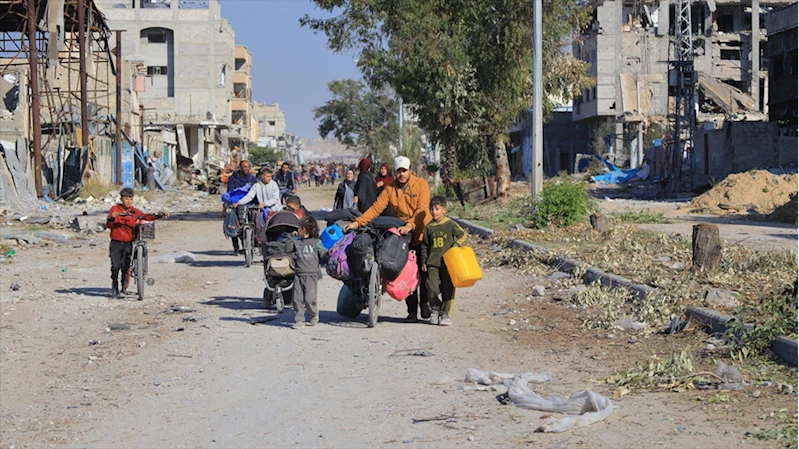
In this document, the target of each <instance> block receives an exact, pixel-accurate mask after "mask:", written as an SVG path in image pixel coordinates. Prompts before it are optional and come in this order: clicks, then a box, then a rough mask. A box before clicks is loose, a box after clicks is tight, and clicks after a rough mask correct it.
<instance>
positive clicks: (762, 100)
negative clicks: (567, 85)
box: [572, 0, 795, 167]
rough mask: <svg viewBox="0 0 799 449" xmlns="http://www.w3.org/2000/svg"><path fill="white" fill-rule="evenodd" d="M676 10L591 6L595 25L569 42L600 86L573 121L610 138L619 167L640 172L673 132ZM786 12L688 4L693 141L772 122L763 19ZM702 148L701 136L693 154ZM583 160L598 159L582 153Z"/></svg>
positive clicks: (781, 0)
mask: <svg viewBox="0 0 799 449" xmlns="http://www.w3.org/2000/svg"><path fill="white" fill-rule="evenodd" d="M675 3H676V2H669V1H658V0H651V1H648V0H635V1H626V0H595V1H593V2H591V3H590V5H591V7H592V8H593V20H592V22H591V23H590V25H589V26H588V27H587V28H586V29H585V30H584V32H583V33H582V34H581V35H580V36H579V38H578V39H576V40H575V41H574V42H573V46H572V51H573V53H574V55H575V57H577V58H578V59H581V60H583V61H585V62H587V63H589V65H590V74H591V76H593V77H594V79H595V80H596V85H595V86H594V87H592V88H589V89H585V90H584V91H583V92H582V94H581V95H579V96H577V97H575V98H574V100H573V110H572V119H573V121H574V122H576V123H579V124H581V125H585V126H587V127H588V128H589V129H590V130H591V133H592V134H593V133H596V132H597V130H604V129H608V128H610V132H607V134H606V135H607V139H606V141H607V145H606V146H607V148H608V152H609V155H610V158H611V159H613V160H614V161H615V162H616V163H617V164H618V165H621V164H629V165H630V166H631V167H637V166H639V165H640V164H641V163H642V161H643V159H644V156H645V154H646V152H647V150H648V149H649V148H650V146H651V145H652V138H653V136H652V131H654V130H664V131H665V130H668V129H669V128H671V127H672V126H673V120H674V115H673V114H674V110H675V106H674V104H675V96H674V92H675V85H676V79H675V77H674V74H673V73H672V71H670V69H671V68H672V67H673V65H672V64H670V61H673V60H675V59H676V56H675V54H676V53H675V45H676V44H675V38H674V34H675V26H677V25H676V23H675V22H676V20H677V18H676V16H677V15H676V10H675V9H676V5H675ZM790 3H791V1H790V0H768V1H765V0H763V1H758V0H754V1H746V2H743V1H727V0H707V1H693V2H691V4H690V12H691V40H692V48H693V64H694V70H695V72H696V77H695V80H694V81H695V92H696V93H695V97H694V104H695V112H696V114H695V118H696V122H697V128H696V129H697V131H699V130H703V129H708V130H715V129H717V128H719V129H720V128H722V127H723V124H724V123H725V122H739V121H747V122H762V121H765V120H767V119H768V112H767V111H768V107H769V106H768V103H769V102H768V98H769V89H770V86H769V77H768V76H767V67H768V61H767V58H766V55H767V51H766V42H767V36H766V17H767V15H768V13H769V12H770V11H771V10H773V9H778V8H780V7H783V6H786V5H789V4H790ZM794 15H795V14H794ZM753 36H754V38H753ZM794 40H795V39H794ZM794 48H795V47H794ZM794 76H795V75H794ZM794 84H795V83H794ZM653 126H655V127H653ZM647 135H649V138H648V139H647V141H645V136H647ZM654 137H658V138H659V137H661V136H660V135H657V136H654ZM701 139H702V136H701V135H700V134H699V133H697V134H695V138H694V142H696V145H695V146H694V148H695V149H696V150H699V141H700V140H701ZM712 151H724V149H723V148H716V149H712ZM586 153H588V154H590V153H592V151H590V150H589V149H588V148H586ZM775 154H776V151H775ZM794 160H795V156H794ZM776 162H777V161H776V159H775V160H774V161H773V162H772V163H773V164H776Z"/></svg>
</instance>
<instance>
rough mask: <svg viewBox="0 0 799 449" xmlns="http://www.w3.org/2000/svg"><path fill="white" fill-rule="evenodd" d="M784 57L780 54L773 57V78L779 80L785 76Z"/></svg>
mask: <svg viewBox="0 0 799 449" xmlns="http://www.w3.org/2000/svg"><path fill="white" fill-rule="evenodd" d="M784 64H785V57H784V56H782V55H779V56H775V57H774V79H775V80H781V79H783V78H785V66H784Z"/></svg>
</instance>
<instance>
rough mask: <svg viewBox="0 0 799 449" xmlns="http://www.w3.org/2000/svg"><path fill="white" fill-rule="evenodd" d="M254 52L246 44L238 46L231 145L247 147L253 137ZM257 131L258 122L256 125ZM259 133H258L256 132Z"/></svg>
mask: <svg viewBox="0 0 799 449" xmlns="http://www.w3.org/2000/svg"><path fill="white" fill-rule="evenodd" d="M251 73H252V53H250V52H249V51H248V50H247V47H245V46H244V45H237V46H236V59H235V62H234V72H233V97H232V98H231V100H230V125H231V128H230V145H231V147H232V148H236V147H238V148H241V149H244V148H247V146H248V145H249V144H250V143H251V142H255V141H256V140H257V138H255V139H253V137H254V136H253V134H252V128H253V123H252V122H253V117H252V104H251V102H252V75H251ZM255 128H256V129H255V131H256V133H257V122H256V125H255ZM256 135H257V134H256Z"/></svg>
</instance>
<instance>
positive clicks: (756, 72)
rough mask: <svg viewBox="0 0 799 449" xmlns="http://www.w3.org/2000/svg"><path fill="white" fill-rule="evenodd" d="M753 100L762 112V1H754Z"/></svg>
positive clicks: (751, 67)
mask: <svg viewBox="0 0 799 449" xmlns="http://www.w3.org/2000/svg"><path fill="white" fill-rule="evenodd" d="M750 59H751V61H752V62H751V63H750V65H749V68H750V69H751V70H752V88H751V90H752V98H753V99H754V100H755V109H756V110H757V111H758V112H760V111H761V109H760V0H752V57H751V58H750Z"/></svg>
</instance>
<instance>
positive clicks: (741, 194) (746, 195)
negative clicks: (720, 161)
mask: <svg viewBox="0 0 799 449" xmlns="http://www.w3.org/2000/svg"><path fill="white" fill-rule="evenodd" d="M796 182H797V175H796V174H790V175H773V174H771V173H769V172H767V171H765V170H753V171H748V172H745V173H733V174H731V175H729V176H727V177H726V178H724V180H723V181H721V182H720V183H718V184H716V185H715V186H713V188H712V189H710V190H708V191H707V192H705V193H703V194H702V195H699V196H698V197H696V198H694V200H693V201H691V206H693V207H694V208H696V209H700V210H702V211H705V212H711V213H719V214H723V213H736V212H739V213H740V212H744V211H747V210H752V209H753V210H755V211H757V212H759V213H762V214H768V213H771V212H772V211H773V210H774V209H775V208H777V207H778V206H782V205H783V204H785V203H787V202H788V200H789V199H790V198H789V196H790V195H791V194H794V195H795V194H796V193H797V184H796ZM795 210H796V207H795V206H794V211H795ZM793 220H794V221H795V220H796V214H795V213H794V219H793Z"/></svg>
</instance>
